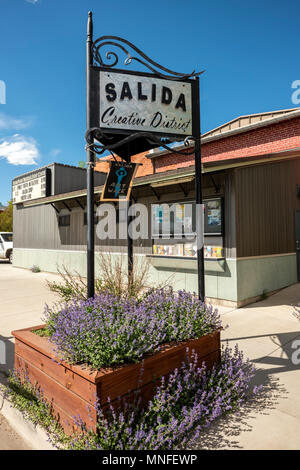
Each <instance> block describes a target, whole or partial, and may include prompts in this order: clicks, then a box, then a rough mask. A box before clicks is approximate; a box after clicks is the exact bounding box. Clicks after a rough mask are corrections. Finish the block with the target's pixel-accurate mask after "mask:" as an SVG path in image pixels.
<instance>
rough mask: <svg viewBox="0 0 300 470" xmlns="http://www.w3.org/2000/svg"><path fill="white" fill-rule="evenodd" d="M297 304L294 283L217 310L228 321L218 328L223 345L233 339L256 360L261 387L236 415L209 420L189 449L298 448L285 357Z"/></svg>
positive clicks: (295, 394) (299, 413)
mask: <svg viewBox="0 0 300 470" xmlns="http://www.w3.org/2000/svg"><path fill="white" fill-rule="evenodd" d="M297 304H300V284H295V285H293V286H291V287H288V288H286V289H283V290H281V291H280V292H278V293H277V294H275V295H273V296H271V297H269V298H268V299H266V300H264V301H261V302H257V303H254V304H251V305H249V306H247V307H244V308H240V309H238V310H234V311H230V312H227V313H223V314H222V320H223V325H226V324H228V325H229V327H228V328H227V329H226V330H225V331H224V332H223V333H222V342H223V344H225V343H226V341H228V344H229V346H230V347H232V348H233V347H234V346H235V344H238V346H239V349H240V350H242V351H243V352H244V355H245V357H249V358H250V359H251V361H252V362H253V363H254V364H255V365H256V367H257V369H258V373H257V375H256V378H255V384H262V385H263V386H264V391H263V392H262V393H261V394H260V395H258V396H257V398H256V399H253V400H252V401H251V402H249V403H248V404H247V405H246V406H245V407H244V409H243V411H242V412H241V414H240V416H237V415H232V416H228V417H226V418H222V419H221V420H219V421H218V422H217V423H215V424H214V425H213V426H212V427H211V428H210V430H209V431H208V432H207V433H205V435H204V436H202V438H201V441H200V442H197V443H194V448H205V449H248V450H251V449H252V450H253V449H255V450H268V449H273V450H275V449H276V450H281V449H282V450H288V449H290V450H292V449H293V450H299V449H300V394H299V387H300V364H299V365H293V363H292V361H291V356H292V353H293V352H294V349H293V348H292V344H293V341H294V340H300V322H299V321H298V320H297V319H296V318H295V317H294V316H293V314H292V312H293V310H294V309H293V307H292V305H297ZM298 348H299V346H298ZM298 357H299V358H300V354H298Z"/></svg>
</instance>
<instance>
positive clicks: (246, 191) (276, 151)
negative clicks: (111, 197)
mask: <svg viewBox="0 0 300 470" xmlns="http://www.w3.org/2000/svg"><path fill="white" fill-rule="evenodd" d="M179 147H181V149H183V150H184V148H185V147H184V146H179ZM109 159H110V158H107V157H106V158H103V159H102V160H101V161H100V162H99V163H98V164H97V167H96V169H97V170H98V171H99V172H100V173H99V178H100V175H103V174H104V173H106V172H107V171H108V168H109ZM132 160H133V161H134V162H138V163H142V165H141V166H140V167H139V170H138V174H137V177H136V179H135V181H134V185H133V193H132V195H133V199H134V201H137V202H141V203H143V204H145V205H146V206H147V207H148V208H149V214H150V216H149V237H148V238H147V239H145V240H140V241H137V242H135V244H134V252H135V254H136V255H138V256H144V257H146V258H147V259H148V260H149V261H150V263H151V276H152V277H153V280H155V281H157V280H158V281H166V280H168V279H172V283H173V284H174V286H175V288H185V289H187V290H192V291H193V290H196V286H197V270H196V266H197V264H196V259H195V246H194V244H193V242H192V241H191V240H190V239H186V240H185V239H182V238H180V237H179V236H178V235H179V234H178V233H177V232H176V231H174V230H173V232H172V233H170V238H169V240H162V239H161V237H160V233H159V231H157V230H156V228H155V223H156V222H155V221H157V220H158V221H160V222H161V220H163V218H164V217H165V215H164V214H165V212H164V210H165V209H164V207H165V206H166V205H172V204H173V203H179V206H180V207H182V211H183V212H182V214H183V218H184V211H185V207H187V206H188V205H191V204H193V201H194V194H195V191H194V185H195V183H194V173H195V172H194V157H193V155H178V154H175V153H169V152H168V151H165V150H161V149H154V150H152V151H150V152H143V153H141V154H139V155H135V156H134V157H133V158H132ZM202 173H203V198H204V204H205V214H206V215H205V233H204V243H205V284H206V295H207V297H208V298H211V299H215V300H217V301H218V302H222V303H225V304H229V305H233V306H240V305H244V304H246V303H248V302H250V301H253V300H255V299H258V298H260V297H261V296H262V295H264V294H266V293H270V292H273V291H276V290H278V289H280V288H282V287H285V286H287V285H290V284H292V283H295V282H297V280H298V281H299V280H300V189H299V186H300V109H299V108H296V109H288V110H280V111H274V112H267V113H260V114H254V115H248V116H242V117H239V118H236V119H234V120H232V121H230V122H228V123H225V124H223V125H222V126H219V127H218V128H216V129H213V130H211V131H209V132H207V133H206V134H204V135H203V136H202ZM102 187H103V185H101V184H99V185H98V186H97V187H96V189H95V192H96V194H98V193H99V192H101V190H102ZM96 201H98V197H97V199H96ZM85 206H86V191H85V190H84V189H80V190H79V189H78V190H76V191H69V192H67V191H63V187H62V188H61V190H60V192H59V193H58V194H55V193H53V194H51V195H50V196H48V197H44V198H40V199H35V200H31V201H27V202H24V203H23V204H22V205H18V207H15V211H14V214H15V215H14V228H15V240H14V264H15V265H17V266H23V267H30V266H32V265H33V264H38V265H39V266H40V268H41V269H43V270H46V271H55V270H56V266H57V264H60V265H61V264H66V265H68V266H69V267H70V268H76V269H77V270H78V271H81V272H82V273H83V274H84V273H85V266H86V254H85V244H86V228H85V227H84V216H83V213H84V212H85ZM33 217H34V218H35V219H34V220H39V221H40V223H39V224H38V226H39V228H38V229H37V230H36V229H33V228H32V227H31V226H30V224H29V223H28V220H30V219H31V218H33ZM62 217H64V218H65V219H64V220H65V221H66V220H68V224H64V225H62V223H61V220H62ZM66 217H67V218H66ZM180 217H181V215H180V214H179V218H180ZM193 217H194V216H192V218H193ZM32 220H33V219H32ZM160 222H159V223H160ZM25 226H26V227H27V229H26V230H25V231H24V227H25ZM46 227H47V236H46V235H45V231H46ZM96 250H97V251H105V252H109V253H114V254H115V255H116V256H118V255H120V253H126V240H118V239H117V240H105V241H100V240H97V241H96ZM74 252H75V253H76V254H77V256H74Z"/></svg>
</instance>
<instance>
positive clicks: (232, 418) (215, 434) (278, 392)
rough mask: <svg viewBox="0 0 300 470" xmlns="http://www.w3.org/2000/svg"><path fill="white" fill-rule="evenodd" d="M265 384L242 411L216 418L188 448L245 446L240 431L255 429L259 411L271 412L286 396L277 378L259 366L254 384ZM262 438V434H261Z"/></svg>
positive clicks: (214, 448)
mask: <svg viewBox="0 0 300 470" xmlns="http://www.w3.org/2000/svg"><path fill="white" fill-rule="evenodd" d="M257 384H261V385H263V389H262V391H260V392H259V393H258V394H256V395H254V396H253V397H251V398H249V400H248V401H247V402H246V403H245V404H244V405H243V406H242V407H241V409H240V410H239V412H235V411H233V412H231V413H230V414H228V415H227V416H223V417H221V418H219V419H217V420H216V421H215V422H214V423H213V424H212V425H211V427H210V428H209V429H208V430H203V432H201V434H200V437H198V439H197V441H195V440H192V439H191V440H190V442H189V445H188V446H185V449H190V450H222V449H223V450H226V449H243V446H242V445H241V444H239V439H238V438H239V436H240V434H241V433H245V432H249V433H250V432H252V431H253V426H254V424H255V420H256V419H257V415H258V414H260V415H268V414H270V412H271V411H272V410H275V409H276V405H277V403H278V400H279V398H280V399H282V398H286V397H287V395H288V392H287V390H286V389H285V388H284V387H283V386H282V385H281V384H280V381H279V379H278V378H276V377H273V376H272V375H271V376H270V375H269V374H268V371H265V370H263V369H259V370H257V373H256V376H255V378H254V380H253V384H252V385H257ZM262 438H263V437H262Z"/></svg>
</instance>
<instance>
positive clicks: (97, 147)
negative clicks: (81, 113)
mask: <svg viewBox="0 0 300 470" xmlns="http://www.w3.org/2000/svg"><path fill="white" fill-rule="evenodd" d="M95 133H97V135H98V138H99V135H101V134H102V135H103V136H105V138H109V136H108V135H107V134H105V135H104V134H103V133H102V132H101V130H100V129H99V128H98V127H93V128H92V129H89V130H88V131H87V132H86V134H85V140H86V142H87V145H86V149H89V150H91V151H92V152H93V153H95V154H98V155H102V154H103V153H104V152H105V151H109V152H110V153H111V152H113V151H114V150H116V149H117V148H118V147H119V146H121V145H124V144H128V143H129V142H131V141H133V140H134V139H137V138H141V137H143V138H144V139H145V140H147V142H149V143H150V144H151V145H156V146H157V147H163V148H164V149H165V150H168V151H169V152H171V153H177V154H179V155H193V154H194V152H195V150H194V149H193V150H191V151H187V150H176V148H174V147H170V146H169V145H167V144H166V143H164V142H163V140H166V139H164V138H156V137H155V136H154V135H153V134H151V133H150V132H136V133H134V134H131V135H129V136H127V137H125V138H124V139H122V140H121V141H119V142H116V143H114V144H111V145H103V144H100V143H95V142H94V136H95ZM195 140H196V139H195V138H194V137H193V136H187V137H186V138H185V139H184V142H183V143H184V146H185V147H187V148H188V147H189V146H190V144H191V141H193V142H195Z"/></svg>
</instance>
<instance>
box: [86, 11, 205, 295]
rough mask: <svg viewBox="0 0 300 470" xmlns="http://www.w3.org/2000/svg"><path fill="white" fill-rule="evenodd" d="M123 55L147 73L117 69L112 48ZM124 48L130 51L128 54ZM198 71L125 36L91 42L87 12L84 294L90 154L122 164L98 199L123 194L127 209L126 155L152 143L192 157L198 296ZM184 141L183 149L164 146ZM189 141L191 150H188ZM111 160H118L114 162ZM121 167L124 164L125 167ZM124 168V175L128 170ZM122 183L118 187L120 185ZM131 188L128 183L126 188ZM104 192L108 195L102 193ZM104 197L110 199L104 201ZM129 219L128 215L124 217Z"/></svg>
mask: <svg viewBox="0 0 300 470" xmlns="http://www.w3.org/2000/svg"><path fill="white" fill-rule="evenodd" d="M108 45H109V46H113V47H114V48H119V50H120V51H122V53H125V54H126V55H127V58H126V59H125V61H124V64H125V65H129V64H131V63H132V61H136V62H138V63H139V64H142V65H143V66H145V68H146V69H147V72H137V71H131V70H124V69H117V68H116V65H117V64H118V62H119V57H118V54H117V53H116V52H115V51H107V52H106V54H105V57H106V59H104V58H103V57H102V48H103V47H107V46H108ZM129 49H131V50H133V51H134V52H133V54H136V55H133V54H132V53H129ZM201 73H202V72H199V73H195V72H192V73H190V74H183V73H178V72H174V71H172V70H169V69H167V68H165V67H163V66H162V65H160V64H158V63H157V62H154V61H153V60H152V59H150V58H149V57H148V56H147V55H146V54H145V53H144V52H142V51H141V50H140V49H138V48H137V47H136V46H135V45H133V44H132V43H130V42H129V41H127V40H126V39H123V38H120V37H117V36H101V37H100V38H98V39H96V40H95V41H93V25H92V14H91V13H89V20H88V39H87V132H86V142H87V160H88V162H87V165H88V169H87V223H88V247H87V248H88V250H87V251H88V297H92V296H93V295H94V179H93V178H94V176H93V175H94V173H93V172H94V166H95V154H99V155H102V154H103V153H104V152H105V151H109V152H110V153H112V155H113V152H114V151H115V152H116V153H117V155H118V156H119V157H120V158H121V159H122V160H123V162H112V166H111V171H110V173H109V175H108V179H107V182H106V186H105V188H104V191H103V194H102V196H101V201H104V200H114V201H115V200H116V199H119V198H121V197H122V198H124V193H123V194H122V192H123V189H125V193H126V197H127V196H128V197H127V201H128V206H129V207H130V191H128V189H129V186H128V187H127V186H126V185H127V183H126V184H125V182H126V181H127V182H128V181H130V184H132V180H133V177H134V175H133V176H132V175H131V176H132V177H131V179H130V178H129V174H131V173H130V172H131V170H130V171H129V169H130V165H133V164H132V163H130V162H131V156H132V155H136V154H137V153H141V152H143V151H147V150H150V149H153V148H157V147H163V148H165V149H166V150H168V151H169V152H171V153H173V154H179V155H185V156H186V155H193V154H194V156H195V189H196V203H197V207H198V209H199V208H200V210H198V211H197V246H198V248H197V258H198V293H199V298H200V299H201V300H204V260H203V251H204V250H203V223H202V222H203V210H202V187H201V148H200V103H199V78H198V76H199V75H200V74H201ZM182 141H183V142H184V144H185V146H186V149H184V150H178V149H176V148H174V147H170V146H169V144H173V143H174V142H182ZM191 141H194V148H193V149H192V150H190V149H189V147H190V143H191ZM116 163H118V164H119V166H118V165H116ZM126 165H127V166H126ZM128 171H129V173H128ZM122 185H124V188H123V186H122ZM130 189H131V187H130ZM108 193H109V194H108ZM109 198H110V199H109ZM128 223H129V219H128ZM132 268H133V245H132V240H131V239H130V237H129V236H128V274H129V280H130V278H131V275H132Z"/></svg>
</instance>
